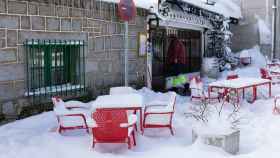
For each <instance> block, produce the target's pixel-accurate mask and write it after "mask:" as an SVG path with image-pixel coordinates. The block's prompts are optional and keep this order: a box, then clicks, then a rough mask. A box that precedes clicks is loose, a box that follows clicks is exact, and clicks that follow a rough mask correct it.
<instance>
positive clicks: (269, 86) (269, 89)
mask: <svg viewBox="0 0 280 158" xmlns="http://www.w3.org/2000/svg"><path fill="white" fill-rule="evenodd" d="M268 93H269V98H271V96H272V94H271V82H269V83H268Z"/></svg>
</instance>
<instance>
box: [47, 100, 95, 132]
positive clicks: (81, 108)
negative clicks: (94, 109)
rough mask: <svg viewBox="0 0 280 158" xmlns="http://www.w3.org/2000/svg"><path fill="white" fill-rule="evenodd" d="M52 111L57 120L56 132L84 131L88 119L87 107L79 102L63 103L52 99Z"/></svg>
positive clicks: (86, 127) (88, 111)
mask: <svg viewBox="0 0 280 158" xmlns="http://www.w3.org/2000/svg"><path fill="white" fill-rule="evenodd" d="M52 102H53V104H54V108H53V111H54V113H55V115H56V117H57V120H58V125H59V127H58V132H59V133H62V132H63V131H65V130H74V129H86V131H87V132H89V131H88V125H87V118H90V110H89V105H87V104H85V103H82V102H79V101H69V102H64V101H63V100H62V99H61V98H59V97H52Z"/></svg>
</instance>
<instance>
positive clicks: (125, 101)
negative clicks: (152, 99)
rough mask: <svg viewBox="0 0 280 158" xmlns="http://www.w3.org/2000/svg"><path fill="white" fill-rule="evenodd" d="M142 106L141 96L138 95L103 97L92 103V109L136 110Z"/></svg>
mask: <svg viewBox="0 0 280 158" xmlns="http://www.w3.org/2000/svg"><path fill="white" fill-rule="evenodd" d="M142 106H143V99H142V96H141V95H139V94H119V95H117V94H116V95H103V96H99V97H97V99H96V100H95V101H94V102H93V103H92V108H93V109H98V108H138V107H142Z"/></svg>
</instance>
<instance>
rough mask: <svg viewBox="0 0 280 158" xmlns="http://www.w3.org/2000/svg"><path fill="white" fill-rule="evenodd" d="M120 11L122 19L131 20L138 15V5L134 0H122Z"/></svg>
mask: <svg viewBox="0 0 280 158" xmlns="http://www.w3.org/2000/svg"><path fill="white" fill-rule="evenodd" d="M118 12H119V16H120V18H121V20H123V21H130V20H133V18H134V17H135V16H136V6H135V3H134V1H133V0H120V2H119V4H118Z"/></svg>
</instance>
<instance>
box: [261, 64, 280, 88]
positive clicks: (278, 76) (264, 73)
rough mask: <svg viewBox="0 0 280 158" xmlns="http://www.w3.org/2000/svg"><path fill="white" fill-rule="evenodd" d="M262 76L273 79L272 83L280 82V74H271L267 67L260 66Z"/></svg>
mask: <svg viewBox="0 0 280 158" xmlns="http://www.w3.org/2000/svg"><path fill="white" fill-rule="evenodd" d="M260 73H261V78H263V79H268V80H271V82H272V84H276V83H279V82H280V74H273V75H272V74H270V73H269V72H268V70H267V69H264V68H260Z"/></svg>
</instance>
